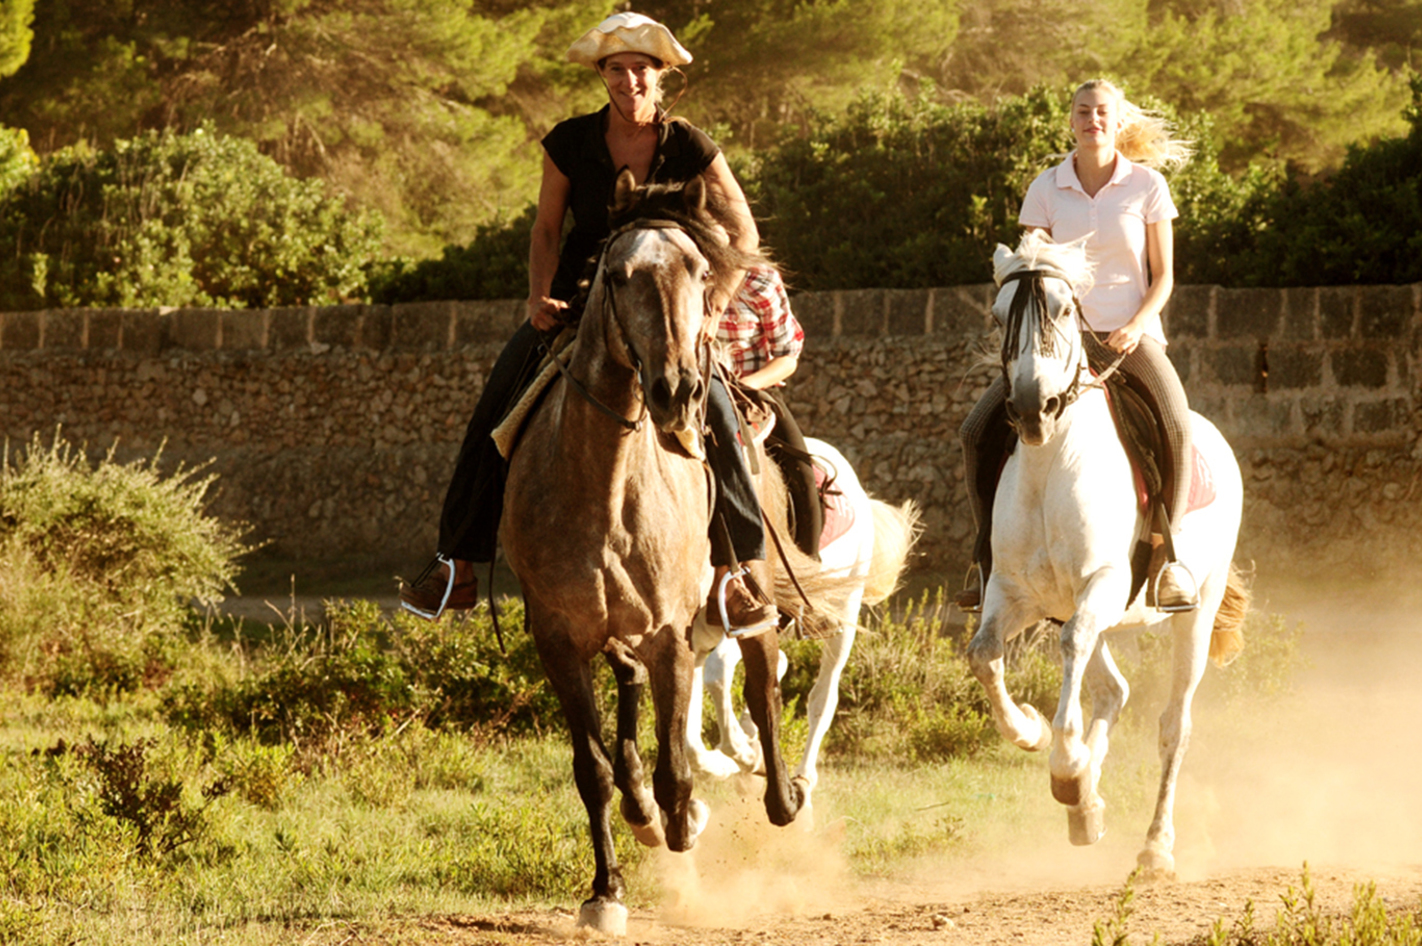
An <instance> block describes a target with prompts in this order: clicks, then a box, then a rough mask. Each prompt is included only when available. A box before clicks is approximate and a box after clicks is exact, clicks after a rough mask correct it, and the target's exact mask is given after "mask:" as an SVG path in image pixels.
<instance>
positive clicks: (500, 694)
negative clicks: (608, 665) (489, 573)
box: [163, 601, 562, 766]
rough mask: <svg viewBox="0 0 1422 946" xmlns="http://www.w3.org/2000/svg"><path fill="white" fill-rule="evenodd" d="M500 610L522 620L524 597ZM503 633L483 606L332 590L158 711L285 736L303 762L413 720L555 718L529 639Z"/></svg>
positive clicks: (186, 720) (503, 723)
mask: <svg viewBox="0 0 1422 946" xmlns="http://www.w3.org/2000/svg"><path fill="white" fill-rule="evenodd" d="M500 619H501V622H502V626H503V627H504V628H505V629H508V628H517V627H519V626H521V624H522V612H521V605H519V604H518V603H517V602H512V601H511V602H509V603H508V604H507V605H505V606H503V607H502V608H501V611H500ZM506 641H507V643H508V645H509V652H508V654H507V655H504V654H501V653H500V652H499V645H498V643H497V640H496V638H495V635H494V633H493V629H492V622H491V620H490V617H489V614H488V611H487V610H486V609H485V608H482V607H481V608H479V609H478V610H475V611H472V612H469V613H467V614H461V615H454V616H451V617H449V618H446V619H445V620H443V621H441V622H439V623H437V624H432V623H430V622H428V621H423V620H421V619H418V618H415V617H413V616H411V615H409V614H406V613H404V612H400V613H398V614H396V615H395V616H394V617H393V618H391V619H388V620H387V619H386V618H385V617H384V616H383V615H382V614H381V612H380V608H379V607H378V606H377V605H376V604H375V603H374V602H370V601H356V602H350V603H348V602H335V601H331V602H327V603H326V618H325V621H324V622H322V623H321V624H317V625H306V624H298V623H291V624H288V626H287V627H286V628H284V629H283V631H282V633H281V634H279V635H278V637H277V639H276V640H274V641H273V642H272V643H270V644H268V645H266V646H265V647H263V648H261V649H259V650H254V651H252V652H250V654H249V655H248V661H249V664H250V667H251V669H250V670H249V671H248V672H247V673H245V674H243V675H241V676H239V677H236V678H217V679H214V680H210V681H207V682H204V683H193V682H188V683H185V684H182V685H178V686H174V687H173V688H171V689H170V690H169V691H167V692H166V693H165V694H164V697H163V705H164V713H165V715H166V716H167V718H168V720H169V722H171V723H173V724H174V725H179V726H182V727H183V728H185V729H187V730H189V731H191V732H201V731H207V730H211V731H216V732H219V733H224V734H229V735H250V736H253V737H255V738H256V739H257V740H259V741H260V742H262V743H264V744H267V745H281V744H284V743H292V744H294V745H296V746H298V747H299V748H300V749H301V750H302V751H303V755H304V761H303V763H302V764H303V765H307V766H309V765H312V764H315V763H316V762H317V761H319V758H321V757H327V756H330V755H333V754H340V753H341V752H343V751H344V750H345V748H346V747H347V746H350V745H355V744H359V743H361V742H363V741H364V740H366V739H367V738H368V737H370V736H378V735H382V734H386V733H389V732H391V731H394V730H397V729H401V728H404V727H406V726H410V725H414V724H418V725H421V726H427V727H430V728H433V729H436V730H448V731H456V732H465V733H471V734H474V735H476V736H480V737H484V738H493V737H497V736H502V735H505V734H511V733H530V732H541V731H543V730H544V729H546V728H547V727H549V726H553V725H557V721H559V720H561V718H562V717H561V712H560V710H559V708H558V703H557V700H556V698H555V697H554V695H553V693H552V691H551V689H549V688H548V687H547V686H545V685H544V676H543V669H542V664H541V663H540V662H539V659H538V654H537V650H536V648H535V647H534V645H533V641H532V638H531V637H530V636H529V635H527V634H523V633H515V634H511V635H507V636H506Z"/></svg>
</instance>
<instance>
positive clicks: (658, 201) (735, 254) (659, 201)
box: [572, 178, 771, 313]
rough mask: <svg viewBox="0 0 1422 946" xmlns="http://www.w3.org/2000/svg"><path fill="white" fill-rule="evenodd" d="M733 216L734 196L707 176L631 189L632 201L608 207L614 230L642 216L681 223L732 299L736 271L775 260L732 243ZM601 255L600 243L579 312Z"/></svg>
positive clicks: (582, 283)
mask: <svg viewBox="0 0 1422 946" xmlns="http://www.w3.org/2000/svg"><path fill="white" fill-rule="evenodd" d="M732 219H733V218H732V217H731V214H730V203H729V201H727V200H726V198H725V197H724V196H723V195H722V194H721V193H720V192H719V191H717V190H716V189H715V188H712V187H707V186H706V183H705V180H704V179H701V178H696V179H693V181H687V182H684V183H677V184H642V185H640V186H639V187H637V188H635V189H634V190H633V191H632V192H631V194H630V196H629V200H628V203H627V205H626V206H622V207H618V206H617V200H616V198H614V200H613V206H612V207H609V208H608V211H607V222H608V227H609V231H610V233H616V232H617V231H618V230H620V229H622V228H623V227H627V226H631V225H635V224H636V223H637V222H638V221H642V220H658V221H663V220H664V221H667V222H670V223H673V224H676V226H678V227H680V228H681V229H682V230H683V231H684V232H685V233H686V235H687V236H688V237H690V238H691V242H693V243H695V244H696V248H697V249H698V250H700V251H701V255H702V256H704V257H706V261H707V263H708V264H710V267H711V272H712V274H713V278H714V279H715V280H716V281H717V288H718V289H720V290H722V293H723V294H724V295H725V296H726V297H727V298H729V297H730V296H731V295H733V294H734V292H735V289H736V288H737V287H735V286H729V285H726V284H725V283H726V281H727V280H729V279H730V278H731V277H732V276H734V275H735V274H736V273H738V272H740V271H741V270H744V269H749V268H750V267H752V266H767V265H771V261H770V257H769V256H767V255H766V254H765V253H762V252H760V251H756V252H753V253H752V252H746V251H745V250H742V249H739V248H737V247H736V246H734V245H733V244H732V243H731V241H730V239H729V238H728V234H727V227H726V225H725V223H724V222H726V221H730V220H732ZM605 242H606V241H604V243H605ZM601 255H602V247H601V245H600V246H599V247H598V255H597V256H594V257H592V258H591V259H589V260H588V262H587V266H586V267H585V268H584V270H583V278H582V279H581V280H579V281H578V294H577V297H576V298H575V299H574V300H573V303H572V308H573V311H574V312H577V313H581V312H582V311H583V307H584V305H585V304H586V302H587V296H588V293H589V292H590V291H591V289H592V283H593V279H594V278H595V277H596V275H597V266H598V260H599V259H600V258H601Z"/></svg>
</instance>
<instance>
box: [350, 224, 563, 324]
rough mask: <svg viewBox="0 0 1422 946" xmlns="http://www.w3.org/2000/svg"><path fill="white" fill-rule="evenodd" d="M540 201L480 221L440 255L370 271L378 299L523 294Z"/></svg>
mask: <svg viewBox="0 0 1422 946" xmlns="http://www.w3.org/2000/svg"><path fill="white" fill-rule="evenodd" d="M537 211H538V207H537V205H535V204H529V205H528V207H527V208H526V209H525V210H524V212H523V213H521V214H519V215H518V216H517V217H515V218H514V219H512V220H509V221H503V220H498V221H495V222H493V223H487V224H483V225H482V226H480V227H479V230H478V232H477V233H476V235H475V237H474V239H473V240H472V241H470V242H469V243H468V244H466V245H464V246H446V247H445V248H444V253H443V255H442V256H441V257H440V258H439V259H427V260H420V261H419V262H417V263H411V262H408V261H397V262H395V263H393V264H389V265H386V266H384V267H377V268H376V269H375V271H374V272H373V273H372V275H371V280H370V297H371V300H372V301H374V302H383V303H395V302H422V301H427V300H433V301H441V300H445V299H521V298H523V297H524V296H525V295H527V294H528V240H529V234H531V233H532V232H533V218H534V216H535V215H536V214H537Z"/></svg>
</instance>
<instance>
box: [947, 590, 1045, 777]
mask: <svg viewBox="0 0 1422 946" xmlns="http://www.w3.org/2000/svg"><path fill="white" fill-rule="evenodd" d="M1029 623H1031V621H1030V620H1029V619H1028V618H1027V617H1025V616H1024V615H1022V614H1020V613H1018V612H1016V611H1014V610H1009V609H1007V608H1004V607H1001V606H991V605H990V606H989V607H987V608H984V609H983V618H982V623H981V624H979V625H978V630H977V633H976V634H974V635H973V639H972V641H971V642H969V644H968V665H969V666H970V667H971V668H972V670H973V676H975V677H977V678H978V682H980V683H981V684H982V685H983V689H984V690H985V691H986V692H987V699H988V705H989V706H991V707H992V718H993V722H994V723H996V724H997V731H998V732H1000V733H1001V734H1002V737H1003V738H1004V739H1006V740H1007V741H1008V742H1010V743H1012V744H1013V745H1015V746H1018V747H1020V748H1022V749H1026V750H1027V751H1028V752H1040V751H1042V750H1043V749H1046V748H1047V747H1048V746H1050V745H1051V744H1052V730H1051V727H1050V726H1048V725H1047V721H1046V720H1045V719H1043V718H1042V714H1041V713H1039V712H1037V708H1036V707H1035V706H1032V705H1031V704H1030V703H1023V704H1021V705H1020V706H1019V705H1018V704H1017V702H1016V701H1014V700H1013V699H1012V695H1011V694H1010V693H1008V692H1007V679H1006V673H1007V663H1006V657H1005V642H1006V640H1008V639H1009V638H1012V637H1016V636H1017V635H1018V634H1019V633H1021V631H1022V629H1023V628H1025V627H1027V625H1028V624H1029ZM1004 628H1005V629H1007V630H1008V631H1009V633H1007V634H1004V633H1002V631H1003V629H1004Z"/></svg>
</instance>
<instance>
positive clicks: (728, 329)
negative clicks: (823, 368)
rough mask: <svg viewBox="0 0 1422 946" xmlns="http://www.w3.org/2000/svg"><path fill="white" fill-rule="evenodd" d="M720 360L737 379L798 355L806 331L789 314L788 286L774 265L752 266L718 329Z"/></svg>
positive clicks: (717, 339)
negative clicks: (773, 362) (775, 360)
mask: <svg viewBox="0 0 1422 946" xmlns="http://www.w3.org/2000/svg"><path fill="white" fill-rule="evenodd" d="M716 341H717V343H718V346H717V347H718V348H719V349H720V352H721V361H722V363H723V364H725V365H726V366H727V367H728V368H730V369H731V371H733V372H734V373H735V375H736V377H738V378H739V377H742V376H743V375H747V374H750V373H751V372H752V371H759V370H760V369H761V368H764V367H765V366H766V365H767V364H769V363H770V359H772V358H782V357H785V356H786V355H795V356H797V357H798V356H799V354H800V350H801V349H802V348H804V347H805V332H804V330H803V329H801V328H800V323H799V322H797V321H795V315H794V314H793V313H792V312H791V311H790V299H789V297H787V296H786V294H785V283H784V282H782V281H781V279H780V272H779V270H777V269H775V267H773V266H752V267H751V268H750V269H748V270H746V279H745V282H743V283H741V288H740V289H738V290H737V291H736V295H735V297H734V298H733V299H731V302H730V304H729V305H728V306H726V311H725V312H723V313H722V314H721V321H720V323H719V324H718V325H717V326H716Z"/></svg>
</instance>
